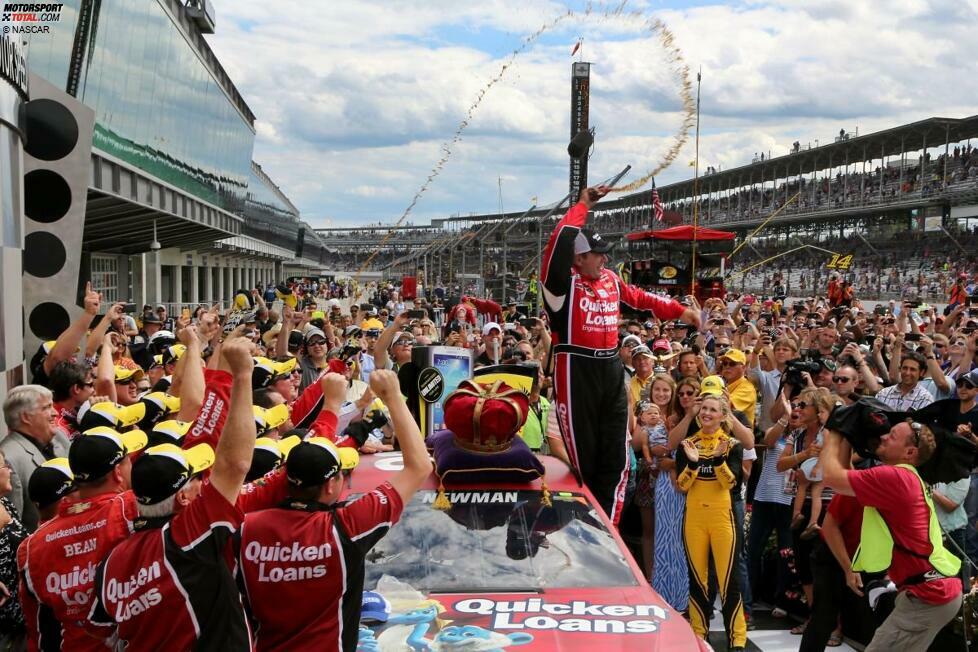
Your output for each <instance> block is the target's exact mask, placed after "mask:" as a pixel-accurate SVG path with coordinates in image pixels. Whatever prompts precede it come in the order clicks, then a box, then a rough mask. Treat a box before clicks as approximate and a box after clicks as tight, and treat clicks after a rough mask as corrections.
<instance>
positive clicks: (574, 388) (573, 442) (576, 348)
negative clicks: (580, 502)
mask: <svg viewBox="0 0 978 652" xmlns="http://www.w3.org/2000/svg"><path fill="white" fill-rule="evenodd" d="M587 211H588V209H587V206H586V205H585V204H583V203H579V204H577V205H576V206H574V207H573V208H571V209H570V210H569V211H568V212H567V214H566V215H564V217H563V219H561V220H560V222H558V223H557V228H556V229H554V232H553V234H551V236H550V241H549V242H548V243H547V249H546V251H545V252H544V257H543V271H542V274H541V279H542V281H543V296H544V303H545V305H546V308H547V315H548V316H549V317H550V328H551V330H552V332H553V345H554V349H553V353H554V358H555V366H554V389H555V392H556V396H557V421H558V423H559V424H560V431H561V434H562V436H563V438H564V444H565V445H566V447H567V454H568V455H569V456H570V459H571V463H572V464H573V465H574V466H576V467H577V468H578V470H579V471H580V473H581V477H582V479H583V481H584V484H586V485H587V487H588V488H589V489H590V490H591V493H593V494H594V497H595V498H596V499H597V500H598V503H599V504H600V505H601V507H602V508H604V510H605V512H606V513H607V514H608V517H609V518H611V519H612V521H613V522H615V523H616V524H617V522H618V518H619V517H620V516H621V508H622V500H623V498H624V495H625V484H626V482H627V479H628V464H627V453H626V448H625V447H626V446H627V441H626V430H627V425H628V399H627V397H626V395H625V380H624V378H625V374H624V370H623V367H622V363H621V359H620V358H619V357H618V319H619V315H620V306H619V304H624V305H626V306H628V307H630V308H633V309H635V310H651V311H652V312H653V313H654V314H655V316H656V317H659V318H660V319H676V318H678V317H679V316H680V315H682V313H683V310H684V308H683V306H682V305H681V304H680V303H678V302H676V301H673V300H671V299H665V298H662V297H660V296H656V295H654V294H650V293H648V292H645V291H643V290H640V289H638V288H636V287H634V286H632V285H628V284H626V283H625V282H624V281H622V280H621V278H619V277H618V275H617V274H615V273H614V272H613V271H611V270H609V269H603V270H602V271H601V275H600V276H599V277H598V278H597V279H589V278H585V277H583V276H581V274H580V273H579V271H578V270H577V269H576V268H575V267H574V266H573V264H574V240H575V239H576V238H577V234H578V233H580V231H581V228H582V227H583V226H584V224H585V222H586V221H587Z"/></svg>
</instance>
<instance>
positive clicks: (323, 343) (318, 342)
mask: <svg viewBox="0 0 978 652" xmlns="http://www.w3.org/2000/svg"><path fill="white" fill-rule="evenodd" d="M309 346H326V340H313V341H312V342H309Z"/></svg>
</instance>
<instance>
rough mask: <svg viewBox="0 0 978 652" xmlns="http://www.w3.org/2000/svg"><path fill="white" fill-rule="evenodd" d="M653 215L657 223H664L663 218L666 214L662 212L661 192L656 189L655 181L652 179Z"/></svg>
mask: <svg viewBox="0 0 978 652" xmlns="http://www.w3.org/2000/svg"><path fill="white" fill-rule="evenodd" d="M652 213H653V214H654V215H655V220H656V221H657V222H661V221H662V216H663V214H664V213H665V211H664V210H662V201H661V200H660V199H659V191H658V190H656V189H655V179H652Z"/></svg>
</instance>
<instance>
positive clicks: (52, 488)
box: [27, 457, 78, 509]
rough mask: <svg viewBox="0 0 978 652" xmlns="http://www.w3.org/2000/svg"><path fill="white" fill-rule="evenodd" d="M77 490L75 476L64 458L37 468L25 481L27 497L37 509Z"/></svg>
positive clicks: (49, 461) (55, 459)
mask: <svg viewBox="0 0 978 652" xmlns="http://www.w3.org/2000/svg"><path fill="white" fill-rule="evenodd" d="M77 488H78V487H77V485H75V475H74V474H73V473H72V472H71V467H70V466H69V465H68V460H67V459H66V458H64V457H56V458H54V459H53V460H48V461H47V462H45V463H44V464H42V465H41V466H39V467H37V468H36V469H34V472H33V473H32V474H31V479H30V480H28V481H27V495H28V497H29V498H30V499H31V502H32V503H34V504H35V505H37V507H38V509H44V508H45V507H48V506H50V505H53V504H54V503H56V502H58V501H59V500H61V499H62V498H64V497H65V496H67V495H68V494H70V493H71V492H72V491H74V490H75V489H77Z"/></svg>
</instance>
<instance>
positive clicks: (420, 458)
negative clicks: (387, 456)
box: [370, 369, 432, 503]
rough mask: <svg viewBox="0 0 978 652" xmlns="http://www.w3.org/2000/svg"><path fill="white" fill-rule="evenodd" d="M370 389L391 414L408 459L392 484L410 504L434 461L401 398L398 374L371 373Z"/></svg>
mask: <svg viewBox="0 0 978 652" xmlns="http://www.w3.org/2000/svg"><path fill="white" fill-rule="evenodd" d="M370 388H371V389H372V390H373V391H374V394H376V395H377V396H378V397H380V400H382V401H383V402H384V405H386V406H387V409H388V410H389V411H390V415H391V423H392V424H393V426H394V433H395V435H396V436H397V441H398V443H399V444H400V446H401V453H402V455H403V457H404V468H403V469H401V470H400V471H398V472H397V473H396V474H395V475H394V476H393V477H392V478H391V479H390V483H391V485H392V486H393V487H394V490H395V491H397V493H398V494H399V495H400V496H401V500H402V501H404V503H407V502H408V501H409V500H411V497H412V496H414V494H415V492H417V490H418V489H420V488H421V485H422V484H423V483H424V481H425V480H426V479H427V478H428V476H429V475H430V474H431V470H432V466H431V458H430V457H429V456H428V449H427V448H426V447H425V444H424V438H422V436H421V431H420V430H419V429H418V424H417V423H415V421H414V417H412V416H411V413H410V412H409V411H408V407H407V403H405V402H404V397H403V396H401V384H400V382H399V381H398V379H397V374H395V373H394V372H393V371H389V370H387V369H375V370H374V371H373V372H372V373H371V374H370Z"/></svg>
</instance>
